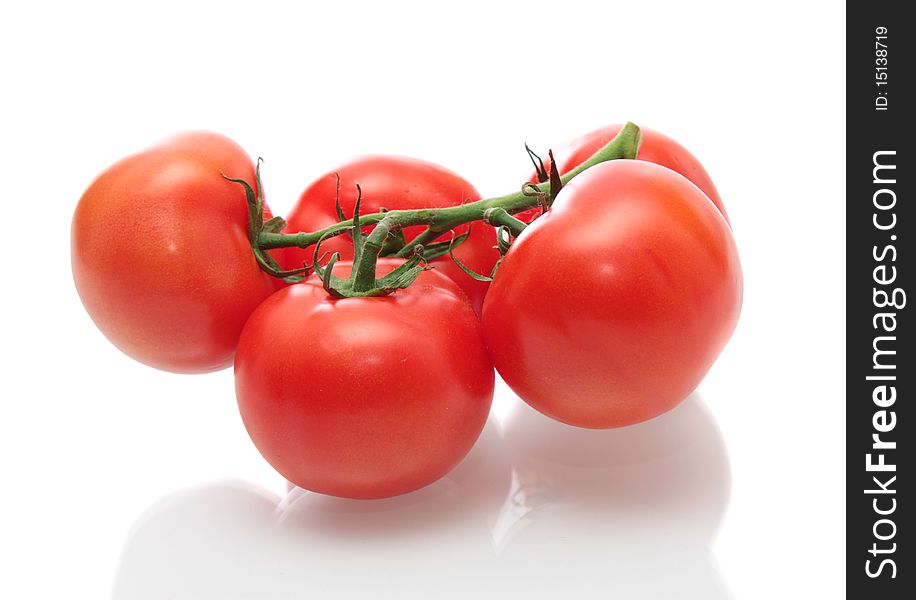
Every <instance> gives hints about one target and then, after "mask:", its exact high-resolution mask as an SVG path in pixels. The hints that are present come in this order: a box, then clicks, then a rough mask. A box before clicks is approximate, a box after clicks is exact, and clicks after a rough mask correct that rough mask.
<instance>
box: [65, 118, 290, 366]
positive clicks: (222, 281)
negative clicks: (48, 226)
mask: <svg viewBox="0 0 916 600" xmlns="http://www.w3.org/2000/svg"><path fill="white" fill-rule="evenodd" d="M221 173H222V174H226V175H227V176H230V177H237V178H241V179H245V180H246V181H248V182H252V183H253V182H254V181H255V166H254V163H253V162H252V160H251V158H250V157H249V156H248V154H247V153H246V152H245V151H244V150H243V149H242V148H241V147H240V146H239V145H238V144H236V143H235V142H233V141H232V140H230V139H229V138H227V137H225V136H222V135H219V134H216V133H211V132H204V131H195V132H189V133H184V134H180V135H177V136H174V137H171V138H168V139H166V140H164V141H162V142H161V143H159V144H157V145H155V146H153V147H151V148H149V149H147V150H144V151H141V152H139V153H137V154H134V155H132V156H128V157H127V158H124V159H122V160H120V161H119V162H117V163H115V164H114V165H112V166H110V167H109V168H107V169H105V170H104V171H103V172H102V173H101V174H99V175H98V176H97V177H96V178H95V180H94V181H93V182H92V183H91V184H90V185H89V187H88V189H87V190H86V191H85V192H84V193H83V195H82V197H81V198H80V200H79V203H78V204H77V207H76V210H75V212H74V215H73V222H72V227H71V264H72V270H73V281H74V283H75V284H76V289H77V292H78V293H79V296H80V299H81V300H82V302H83V305H84V306H85V308H86V310H87V312H88V313H89V315H90V317H91V318H92V320H93V321H94V322H95V324H96V325H97V326H98V328H99V329H100V330H101V331H102V333H103V334H104V335H105V336H106V337H107V338H108V339H109V341H111V342H112V343H113V344H114V345H115V346H116V347H117V348H119V349H120V350H121V351H122V352H124V353H125V354H127V355H128V356H130V357H131V358H133V359H135V360H138V361H140V362H142V363H145V364H147V365H149V366H152V367H155V368H158V369H162V370H166V371H173V372H178V373H205V372H209V371H215V370H219V369H223V368H226V367H228V366H230V365H231V364H232V361H233V356H234V354H235V346H236V342H237V341H238V336H239V334H240V332H241V330H242V326H243V325H244V324H245V321H246V320H247V318H248V315H250V314H251V312H252V311H253V310H254V309H255V307H257V305H258V304H260V303H261V302H262V301H263V300H264V299H265V298H267V297H268V296H269V295H270V294H271V293H273V292H274V291H275V290H276V289H278V288H279V287H281V286H282V284H281V283H280V282H279V280H276V279H274V278H273V277H271V276H269V275H267V274H266V273H264V272H263V271H262V270H261V269H260V268H259V267H258V265H257V263H256V261H255V258H254V255H253V254H252V248H251V245H250V242H249V239H248V233H247V232H248V207H247V203H246V196H245V192H244V190H243V188H242V187H241V186H239V184H237V183H233V182H230V181H227V180H226V179H225V178H224V177H223V175H222V174H221ZM267 216H268V218H269V213H268V215H267Z"/></svg>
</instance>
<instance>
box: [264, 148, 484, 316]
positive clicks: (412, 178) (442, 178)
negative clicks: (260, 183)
mask: <svg viewBox="0 0 916 600" xmlns="http://www.w3.org/2000/svg"><path fill="white" fill-rule="evenodd" d="M335 174H336V175H335ZM337 175H339V176H340V205H341V207H342V208H343V211H344V214H345V215H346V216H347V217H348V218H349V217H351V216H352V215H353V209H354V207H355V205H356V197H357V192H356V186H355V183H356V182H359V184H360V187H361V188H362V191H363V198H362V203H361V209H360V211H361V212H362V213H363V214H370V213H375V212H378V211H379V209H381V208H387V209H388V210H394V209H403V210H410V209H418V208H442V207H448V206H456V205H459V204H463V203H465V202H472V201H475V200H480V194H479V193H477V190H475V189H474V187H473V186H472V185H471V184H470V183H468V182H467V181H465V180H464V179H462V178H461V177H459V176H458V175H456V174H455V173H452V172H451V171H449V170H447V169H445V168H444V167H440V166H439V165H435V164H432V163H428V162H425V161H422V160H417V159H415V158H406V157H402V156H366V157H363V158H359V159H357V160H354V161H353V162H350V163H348V164H346V165H344V166H342V167H340V168H339V169H336V170H335V171H332V172H330V173H328V174H327V175H325V176H323V177H321V178H319V179H318V180H316V181H315V182H314V183H312V184H311V185H310V186H309V187H308V188H306V190H305V191H304V192H302V195H301V196H300V197H299V201H298V202H297V203H296V206H295V207H293V210H292V212H291V213H290V214H289V216H288V217H287V223H288V224H287V228H286V230H287V231H289V232H297V231H315V230H318V229H323V228H325V227H328V226H330V225H333V224H334V223H337V222H338V220H339V219H338V218H337V212H336V210H335V196H336V193H337ZM423 229H424V227H422V226H419V227H408V228H407V229H405V230H404V234H405V238H406V239H407V240H408V241H409V240H411V239H413V238H414V237H416V236H417V234H419V233H420V232H422V231H423ZM455 231H456V233H457V234H459V235H460V234H461V233H464V232H465V231H467V226H463V227H460V228H458V229H456V230H455ZM450 238H451V235H450V234H446V235H444V236H442V237H440V238H439V240H448V239H450ZM495 245H496V233H495V231H494V229H493V228H492V227H489V226H487V225H483V224H482V223H476V224H474V226H473V227H472V229H471V235H470V236H469V237H468V239H467V240H465V242H464V243H463V244H461V245H460V246H458V247H457V248H456V249H455V256H457V257H458V259H459V260H460V261H461V262H462V263H463V264H465V265H466V266H468V267H469V268H471V269H473V270H474V271H476V272H478V273H481V274H483V275H489V274H490V273H491V272H492V270H493V265H495V264H496V261H497V260H498V259H499V253H498V252H497V251H496V250H494V249H493V247H494V246H495ZM321 248H322V250H327V251H329V252H339V253H340V255H341V258H342V259H344V260H351V259H352V258H353V243H352V241H351V240H350V237H349V236H338V237H336V238H331V239H328V240H326V241H325V242H324V243H322V245H321ZM277 256H278V261H279V262H280V265H281V266H283V268H286V269H295V268H299V267H301V266H302V265H303V263H309V264H310V263H311V262H312V256H313V249H312V248H309V249H306V250H301V249H299V248H286V249H283V250H282V251H280V252H279V253H278V254H277ZM431 264H432V265H433V266H434V267H435V268H436V269H438V270H440V271H441V272H443V273H445V274H446V275H448V276H449V277H451V278H452V279H453V280H454V281H455V282H456V283H457V284H458V285H459V286H461V289H463V290H464V292H465V293H466V294H467V295H468V298H469V299H470V300H471V304H472V305H473V307H474V310H475V311H476V312H477V313H478V314H479V312H480V308H481V306H483V298H484V295H486V293H487V288H488V287H489V284H488V283H486V282H480V281H476V280H474V279H472V278H471V277H470V276H468V274H467V273H465V272H463V271H462V270H461V269H460V268H459V267H458V266H457V265H456V264H455V263H454V261H452V259H451V258H450V257H449V256H443V257H441V258H439V259H438V260H435V261H432V263H431Z"/></svg>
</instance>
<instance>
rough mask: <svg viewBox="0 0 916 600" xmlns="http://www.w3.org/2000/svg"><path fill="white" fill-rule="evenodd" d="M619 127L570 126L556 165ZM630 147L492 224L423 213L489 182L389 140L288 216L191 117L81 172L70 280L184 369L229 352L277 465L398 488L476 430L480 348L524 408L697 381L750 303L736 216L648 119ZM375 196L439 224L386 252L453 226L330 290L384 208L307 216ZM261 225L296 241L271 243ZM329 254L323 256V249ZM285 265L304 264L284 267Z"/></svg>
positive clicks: (635, 403) (625, 402)
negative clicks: (422, 250)
mask: <svg viewBox="0 0 916 600" xmlns="http://www.w3.org/2000/svg"><path fill="white" fill-rule="evenodd" d="M620 130H621V126H611V127H607V128H604V129H601V130H597V131H595V132H592V133H590V134H588V135H586V136H583V137H581V138H579V139H578V140H576V141H575V142H573V143H571V144H569V145H568V146H567V147H566V149H565V151H563V152H558V153H557V154H556V155H555V156H556V165H555V166H550V168H552V169H554V177H559V175H560V174H561V173H566V172H568V171H571V170H573V169H575V168H576V167H577V166H578V165H580V164H581V163H582V162H583V161H585V160H587V159H589V158H590V157H591V156H592V155H593V154H594V153H595V152H596V151H598V150H599V149H600V148H602V147H603V146H605V144H607V143H608V142H609V141H610V140H612V139H613V138H614V137H615V136H616V135H617V134H618V132H619V131H620ZM634 148H635V146H634ZM631 157H632V156H631ZM636 158H637V159H638V160H609V161H606V162H602V163H600V164H597V165H594V166H591V167H589V168H587V169H585V170H584V171H583V172H581V173H578V174H577V173H575V172H574V173H571V174H570V175H569V177H572V179H570V180H569V181H568V183H566V185H565V186H563V188H562V190H561V191H560V192H559V194H554V195H552V196H551V201H552V204H551V205H550V206H549V209H547V210H544V209H534V210H524V209H527V208H528V207H530V206H532V204H531V203H528V204H527V205H525V206H521V205H519V206H517V207H512V206H510V207H509V208H510V209H511V210H510V211H509V212H516V213H518V217H519V218H520V219H521V221H517V220H513V222H514V223H517V224H518V225H517V227H515V228H514V229H513V230H512V231H513V233H514V234H516V235H511V236H510V235H509V234H507V233H506V231H503V232H502V233H500V238H499V243H497V242H498V236H497V231H496V229H495V228H494V227H493V226H490V224H489V223H481V222H475V223H472V224H468V223H466V222H463V223H460V224H459V225H457V226H455V227H453V228H451V229H450V230H448V231H443V229H432V227H433V224H434V223H436V222H437V221H436V220H435V219H434V218H432V217H433V215H437V214H439V213H438V212H437V211H440V212H441V210H442V209H446V210H448V209H449V207H452V209H451V210H452V211H453V212H452V213H450V214H454V211H455V210H459V209H458V208H456V207H461V206H463V205H467V204H469V203H474V202H476V201H479V200H480V195H479V194H478V192H477V191H476V190H475V189H474V187H473V186H472V185H471V184H470V183H468V182H467V181H465V180H464V179H463V178H461V177H460V176H458V175H457V174H455V173H452V172H451V171H448V170H446V169H444V168H443V167H440V166H438V165H434V164H431V163H428V162H424V161H420V160H416V159H411V158H405V157H392V156H368V157H364V158H360V159H357V160H355V161H352V162H351V163H349V164H346V165H343V166H341V167H339V168H337V169H335V170H334V171H331V172H330V173H328V174H327V175H324V176H322V177H319V178H318V179H317V180H315V181H314V183H312V184H311V185H309V186H308V187H307V188H306V190H305V191H304V192H303V194H302V196H301V197H300V198H299V201H298V203H297V204H296V205H295V207H294V209H293V210H292V211H291V213H290V214H289V215H288V219H287V221H286V222H285V229H284V228H283V226H284V222H283V221H282V220H279V219H274V218H272V217H271V215H270V213H269V210H267V209H266V206H264V205H263V202H262V200H263V192H262V190H261V189H260V181H259V177H257V175H256V169H255V165H254V164H253V162H252V160H251V159H250V158H249V157H248V155H247V154H246V153H245V152H244V151H243V150H242V149H241V148H240V147H239V146H238V145H236V144H235V143H234V142H232V141H231V140H229V139H228V138H225V137H222V136H219V135H216V134H212V133H202V132H196V133H189V134H184V135H182V136H178V137H175V138H172V139H170V140H167V141H165V142H163V143H162V144H160V145H158V146H155V147H153V148H151V149H149V150H147V151H145V152H141V153H139V154H136V155H134V156H131V157H128V158H125V159H123V160H122V161H120V162H118V163H116V164H115V165H113V166H111V167H110V168H108V169H107V170H105V171H104V172H103V173H102V174H101V175H99V176H98V177H97V178H96V180H95V181H93V182H92V184H91V185H90V186H89V188H88V189H87V190H86V192H85V193H84V195H83V197H82V198H81V199H80V202H79V204H78V206H77V208H76V213H75V215H74V218H73V228H72V265H73V276H74V281H75V283H76V287H77V290H78V292H79V294H80V297H81V299H82V301H83V303H84V305H85V307H86V309H87V311H88V312H89V314H90V316H91V317H92V319H93V320H94V321H95V323H96V324H97V325H98V327H99V329H100V330H101V331H102V332H103V333H104V334H105V335H106V336H107V337H108V338H109V340H111V342H112V343H113V344H114V345H115V346H117V347H118V348H120V349H121V350H122V351H123V352H125V353H126V354H128V355H129V356H131V357H133V358H135V359H137V360H139V361H141V362H144V363H146V364H149V365H151V366H154V367H157V368H160V369H165V370H170V371H176V372H185V373H196V372H206V371H212V370H217V369H221V368H224V367H227V366H229V365H230V364H233V363H234V365H235V381H236V395H237V399H238V405H239V409H240V412H241V416H242V419H243V421H244V423H245V426H246V428H247V430H248V432H249V434H250V436H251V438H252V440H253V441H254V443H255V445H256V446H257V448H258V450H259V451H260V452H261V454H262V455H263V456H264V458H265V459H266V460H267V461H268V462H270V463H271V465H273V466H274V467H275V468H276V469H277V471H279V472H280V473H281V474H282V475H283V476H284V477H286V478H287V479H288V480H289V481H291V482H293V483H295V484H297V485H299V486H301V487H303V488H306V489H309V490H313V491H316V492H321V493H325V494H331V495H336V496H345V497H351V498H378V497H386V496H392V495H397V494H402V493H405V492H409V491H411V490H414V489H417V488H420V487H422V486H424V485H427V484H429V483H431V482H432V481H435V480H436V479H438V478H439V477H441V476H442V475H444V474H445V473H447V472H448V471H449V470H450V469H451V468H452V467H454V466H455V465H456V464H457V463H458V462H460V461H461V460H462V458H463V457H464V456H465V455H466V454H467V452H468V451H469V450H470V448H471V446H472V445H473V444H474V442H475V441H476V439H477V437H478V435H479V434H480V431H481V429H482V428H483V425H484V422H485V421H486V418H487V415H488V413H489V409H490V403H491V400H492V396H493V382H494V367H495V369H496V371H497V372H499V374H500V375H501V377H502V378H503V379H504V380H505V381H506V382H507V383H508V384H509V386H510V387H512V389H513V390H514V391H515V392H516V393H517V394H518V395H519V396H520V397H521V398H522V399H523V400H525V401H526V402H528V403H529V404H530V405H531V406H533V407H534V408H536V409H537V410H539V411H541V412H543V413H544V414H546V415H548V416H550V417H553V418H555V419H557V420H560V421H563V422H566V423H569V424H572V425H577V426H580V427H596V428H606V427H620V426H625V425H630V424H633V423H638V422H640V421H644V420H647V419H651V418H652V417H655V416H657V415H659V414H661V413H663V412H665V411H667V410H669V409H671V408H672V407H674V406H675V405H676V404H677V403H679V402H680V401H681V400H683V399H684V398H685V397H687V395H688V394H690V392H691V391H692V390H693V389H694V388H695V387H696V386H697V385H698V384H699V382H700V381H701V380H702V378H703V377H704V375H705V374H706V372H707V371H708V369H709V368H710V366H711V365H712V363H713V362H714V361H715V359H716V357H717V356H718V354H719V353H720V351H721V350H722V348H723V347H724V346H725V344H726V342H727V341H728V339H729V337H730V335H731V333H732V331H733V329H734V327H735V324H736V322H737V319H738V314H739V311H740V306H741V294H742V278H741V268H740V264H739V262H738V255H737V250H736V248H735V243H734V239H733V236H732V231H731V227H730V224H729V221H728V218H727V216H726V212H725V208H724V206H723V204H722V200H721V198H720V197H719V195H718V192H717V191H716V189H715V186H714V185H713V184H712V181H711V180H710V178H709V176H708V174H707V173H706V171H705V170H704V169H703V167H702V165H700V163H699V161H697V159H696V158H695V157H693V156H692V155H691V154H690V153H689V152H688V151H687V150H686V149H684V148H683V147H682V146H680V145H679V144H677V143H676V142H674V141H673V140H671V139H670V138H668V137H666V136H664V135H662V134H660V133H657V132H654V131H650V130H645V129H644V130H642V146H641V148H640V150H639V154H638V156H636ZM584 166H586V165H584ZM579 170H581V169H579ZM356 182H359V187H357V186H356V185H355V183H356ZM240 183H241V184H240ZM555 191H556V190H554V192H555ZM255 196H257V199H258V202H257V207H258V209H259V210H257V211H254V212H252V210H250V207H251V206H253V204H252V201H253V198H254V197H255ZM385 211H418V212H419V213H422V215H424V218H425V217H426V216H428V217H430V218H429V223H428V224H429V225H430V229H429V230H425V227H424V226H414V225H409V226H405V227H404V228H403V229H402V230H398V231H397V232H396V233H397V235H398V240H399V244H400V248H402V249H403V250H404V252H401V253H399V252H398V248H397V247H396V248H394V250H393V251H392V252H389V253H388V254H389V255H390V256H395V255H397V256H401V255H405V256H406V254H408V253H407V252H406V251H407V250H410V249H411V248H412V245H411V241H412V240H416V243H417V244H418V243H419V242H420V238H417V236H425V237H423V238H422V239H423V241H424V244H427V245H428V247H435V246H439V247H440V248H441V247H443V246H447V245H448V244H447V243H444V242H448V241H449V240H451V241H452V242H453V243H454V242H455V240H456V238H457V239H458V240H459V241H460V242H461V243H459V244H457V245H456V246H455V247H453V248H451V250H452V252H451V253H444V252H440V253H439V254H438V255H437V256H435V257H432V258H430V259H429V261H428V264H427V265H426V269H425V270H422V271H421V270H420V269H419V268H415V267H413V266H412V265H413V264H414V263H416V262H417V261H419V260H422V258H423V255H422V254H418V252H419V250H414V253H413V255H412V256H413V258H411V259H410V260H409V261H408V263H409V264H405V263H404V260H405V259H404V258H379V259H378V261H377V264H376V263H375V262H374V261H373V262H371V263H368V264H370V266H371V267H372V268H374V269H377V270H376V271H375V273H376V276H377V277H379V279H378V280H377V281H378V282H387V283H385V285H382V286H381V287H380V289H379V290H373V291H371V292H365V291H363V292H360V293H355V292H354V293H352V294H351V293H347V294H342V293H340V292H339V291H336V288H335V287H334V285H333V284H332V283H330V282H331V281H332V280H338V279H335V278H346V277H348V276H349V275H350V273H351V271H353V272H354V279H355V278H356V277H357V275H356V272H357V271H361V270H364V269H365V265H366V264H367V263H366V262H365V255H366V252H368V251H367V250H366V248H368V247H369V244H368V242H366V239H367V238H366V235H365V234H368V233H369V232H371V231H373V228H374V227H375V226H376V225H375V224H376V223H378V221H379V220H381V219H382V218H383V217H384V215H375V216H377V217H378V218H377V219H376V220H375V221H371V220H370V221H368V224H367V221H365V220H364V221H361V222H359V223H357V224H355V225H350V226H349V227H347V228H343V229H341V230H340V231H336V230H335V231H334V232H332V233H333V235H332V234H327V235H324V236H322V238H321V240H320V244H319V247H318V249H317V250H316V248H315V247H314V246H315V245H316V243H315V240H313V239H310V240H309V243H304V242H301V238H300V237H297V236H300V235H305V234H298V233H297V232H318V231H325V230H328V228H332V229H333V228H334V227H337V224H338V222H340V221H342V220H343V221H345V220H346V219H351V218H352V217H354V216H358V215H360V214H362V215H364V216H365V215H372V214H375V213H380V212H385ZM255 214H256V215H257V217H256V218H255V217H253V215H255ZM508 218H509V219H511V217H508ZM255 221H257V222H255ZM424 222H425V221H424ZM524 222H527V223H530V224H529V225H527V227H525V225H524ZM494 225H495V224H494ZM341 227H343V226H341ZM281 229H282V230H283V232H286V233H288V234H289V235H288V236H285V237H284V236H283V235H282V232H281ZM344 229H345V231H344ZM262 231H266V232H271V234H272V235H274V237H275V238H277V239H280V240H281V242H283V241H284V240H292V241H290V242H289V243H285V242H283V243H279V244H278V243H274V245H272V246H270V249H269V255H268V254H267V252H268V250H266V249H265V248H264V247H262V246H260V245H259V244H261V240H262V239H263V238H262V237H259V236H260V235H261V233H260V232H262ZM341 232H344V233H347V234H349V235H338V234H340V233H341ZM386 235H387V234H386ZM385 240H386V242H387V240H388V238H387V237H386V238H385ZM319 251H320V252H319ZM376 252H379V250H378V249H376ZM325 254H333V258H332V259H331V263H330V264H328V262H327V260H324V262H323V264H324V267H323V268H322V267H320V266H319V265H318V264H314V263H317V262H319V261H321V256H322V255H325ZM383 254H384V253H383ZM450 254H452V255H453V257H454V259H457V260H453V258H452V256H450ZM265 257H266V258H265ZM265 261H267V262H268V263H270V265H272V266H273V267H276V268H275V269H273V268H268V266H270V265H268V266H265ZM274 261H275V262H274ZM335 261H337V262H336V263H335ZM347 261H356V262H355V263H351V262H347ZM361 261H362V262H361ZM410 261H413V263H411V262H410ZM459 262H460V264H459ZM357 265H362V268H360V267H359V266H357ZM373 265H374V266H373ZM408 267H409V269H408ZM494 267H495V270H494ZM297 269H302V270H305V271H308V270H311V269H314V271H315V272H314V273H313V274H311V275H309V276H307V277H305V278H304V279H302V280H301V281H299V282H295V283H294V282H293V281H292V280H291V279H290V278H289V277H285V278H284V277H283V275H288V274H289V272H291V271H295V270H297ZM411 269H412V270H411ZM281 270H283V271H285V273H282V274H281V273H280V271H281ZM407 270H411V276H410V277H409V278H407V279H404V278H401V277H400V275H399V274H400V273H401V272H402V271H404V272H407ZM469 270H470V271H476V272H478V273H482V274H485V275H489V274H491V273H493V277H492V278H490V277H476V278H475V277H471V276H470V275H469V274H468V272H467V271H469ZM268 271H270V272H268ZM389 273H390V274H391V275H387V276H386V274H389ZM277 275H279V276H277ZM392 278H394V279H397V284H396V285H394V284H390V281H391V280H392ZM414 278H415V279H414ZM491 281H492V283H491ZM389 284H390V285H389ZM382 288H383V289H382ZM353 290H357V287H353ZM359 290H362V288H359Z"/></svg>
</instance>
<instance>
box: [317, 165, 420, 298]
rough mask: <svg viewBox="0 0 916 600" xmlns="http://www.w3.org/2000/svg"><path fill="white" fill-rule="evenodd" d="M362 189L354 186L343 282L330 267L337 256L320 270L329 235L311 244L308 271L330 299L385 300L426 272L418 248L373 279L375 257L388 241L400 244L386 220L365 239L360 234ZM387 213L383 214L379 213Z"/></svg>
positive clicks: (398, 233) (397, 232)
mask: <svg viewBox="0 0 916 600" xmlns="http://www.w3.org/2000/svg"><path fill="white" fill-rule="evenodd" d="M339 191H340V178H339V177H338V198H337V207H336V208H337V216H338V217H339V218H340V220H341V221H343V220H345V219H346V216H345V215H344V212H343V209H342V208H341V206H340V194H339ZM362 199H363V193H362V188H361V187H360V185H359V184H358V183H357V184H356V205H355V206H354V208H353V218H352V219H351V220H352V222H353V225H352V226H351V227H350V228H349V229H348V231H347V233H348V234H349V236H350V237H351V238H352V239H353V250H354V256H353V268H352V269H351V270H350V276H349V277H348V278H346V279H344V278H341V277H337V276H336V275H334V273H333V271H334V265H335V264H336V263H337V261H338V260H340V254H339V253H337V252H335V253H334V254H332V255H331V258H330V259H329V260H328V264H327V265H326V266H324V267H322V266H321V261H322V259H323V258H324V257H323V256H322V255H321V243H322V242H323V241H324V240H325V239H326V238H327V237H331V235H332V234H328V235H327V236H325V237H323V238H322V239H320V240H319V241H318V243H317V244H315V254H314V258H313V260H312V268H313V269H314V270H315V273H316V274H317V275H318V277H320V278H321V284H322V286H323V287H324V289H325V291H326V292H327V293H328V294H329V295H330V296H331V297H332V298H367V297H376V296H387V295H388V294H391V293H392V292H394V291H395V290H399V289H404V288H406V287H407V286H409V285H410V284H411V283H413V282H414V281H415V280H416V278H417V277H419V276H420V273H422V272H423V271H425V270H426V269H428V268H429V267H428V266H427V264H426V263H427V259H426V257H425V256H424V247H423V246H422V245H418V246H414V251H413V254H412V255H411V256H410V257H409V258H408V259H407V260H406V261H404V264H402V265H400V266H398V267H397V268H396V269H394V270H393V271H391V272H390V273H388V274H387V275H385V276H384V277H376V266H377V263H378V259H379V256H380V255H381V254H382V252H383V250H384V249H385V248H386V245H387V243H388V242H389V240H390V239H394V240H395V241H396V242H397V241H399V240H403V239H404V236H403V232H402V231H401V230H400V228H399V227H392V226H391V224H390V223H389V220H388V219H382V220H381V221H380V222H379V223H378V224H377V225H376V226H375V228H374V229H373V230H372V232H371V233H369V234H368V235H367V234H365V233H363V231H362V227H361V224H360V215H359V208H360V204H361V203H362ZM383 212H387V211H383Z"/></svg>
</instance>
